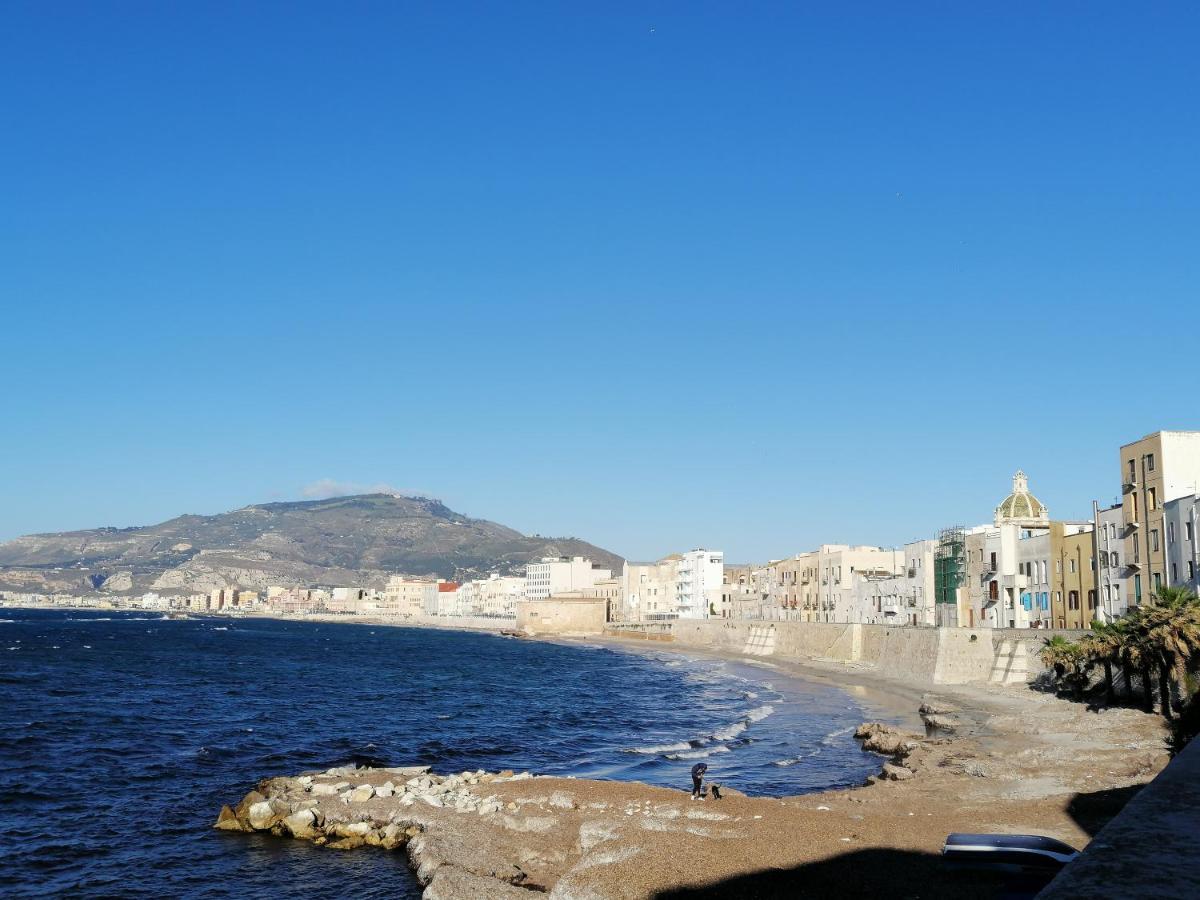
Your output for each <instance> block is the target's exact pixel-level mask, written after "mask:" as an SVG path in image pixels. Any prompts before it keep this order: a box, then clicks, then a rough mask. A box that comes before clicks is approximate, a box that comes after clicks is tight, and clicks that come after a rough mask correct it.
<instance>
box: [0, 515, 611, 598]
mask: <svg viewBox="0 0 1200 900" xmlns="http://www.w3.org/2000/svg"><path fill="white" fill-rule="evenodd" d="M552 555H553V556H558V555H562V556H572V555H573V556H588V557H591V559H592V560H593V561H594V562H596V563H597V564H599V565H602V566H606V567H612V568H613V569H614V570H616V571H619V570H620V565H621V558H620V557H618V556H616V555H615V554H613V553H610V552H609V551H607V550H603V549H601V548H599V547H595V546H592V545H591V544H588V543H586V542H585V541H580V540H576V539H574V538H562V539H556V538H543V537H529V536H526V535H523V534H521V533H520V532H519V531H515V530H514V529H512V528H507V527H505V526H503V525H498V524H496V523H495V522H489V521H486V520H483V519H472V518H469V517H468V516H464V515H462V514H460V513H457V512H454V511H453V510H451V509H449V508H447V507H446V506H445V505H444V504H443V503H441V502H440V501H438V500H431V499H428V498H425V497H396V496H392V495H389V494H362V495H357V496H351V497H335V498H332V499H329V500H309V501H300V502H288V503H266V504H261V505H256V506H247V507H244V508H243V509H238V510H234V511H232V512H228V513H222V514H220V515H215V516H195V515H184V516H180V517H178V518H175V519H170V520H168V521H166V522H162V523H160V524H158V525H149V526H145V527H140V528H120V529H118V528H95V529H90V530H87V531H73V532H63V533H59V534H40V535H27V536H25V537H21V538H17V539H15V540H13V541H9V542H7V543H4V544H0V588H9V589H11V590H27V591H44V590H57V591H64V592H70V591H76V592H83V591H90V590H94V589H96V587H101V588H102V589H106V590H110V591H112V590H117V591H121V592H129V591H143V590H147V589H149V588H151V587H158V588H167V589H174V588H176V587H178V588H183V587H184V586H185V585H187V584H191V583H193V582H194V581H195V579H193V578H190V577H186V576H188V575H190V574H194V573H196V572H200V571H208V570H212V571H215V570H217V569H219V570H221V571H222V572H225V573H226V575H225V576H224V577H225V580H226V581H233V580H238V581H242V582H245V581H247V580H248V581H250V582H254V583H255V584H254V585H251V584H245V585H244V586H257V584H258V583H260V582H261V581H262V580H263V579H267V574H266V573H269V580H271V581H272V582H273V583H287V582H289V581H290V582H291V583H296V584H310V583H322V584H337V583H341V584H346V583H350V582H354V583H358V584H364V585H365V584H371V583H376V582H380V581H381V580H382V579H383V578H386V576H387V575H388V574H392V573H404V574H410V575H430V576H436V577H441V578H450V579H462V578H471V577H476V576H478V575H481V574H485V573H487V572H492V571H496V572H502V573H511V572H514V571H516V570H518V569H520V568H521V567H523V566H524V565H525V564H526V563H527V562H529V560H531V559H536V558H538V557H541V556H552ZM255 572H259V573H261V574H262V578H259V577H258V576H256V575H254V574H253V573H255ZM229 573H232V574H229ZM239 573H243V574H239ZM176 582H178V584H176ZM197 583H198V582H197ZM231 586H232V585H231Z"/></svg>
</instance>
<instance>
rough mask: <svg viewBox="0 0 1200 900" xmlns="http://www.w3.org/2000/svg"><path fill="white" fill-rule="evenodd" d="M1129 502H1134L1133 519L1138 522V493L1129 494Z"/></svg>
mask: <svg viewBox="0 0 1200 900" xmlns="http://www.w3.org/2000/svg"><path fill="white" fill-rule="evenodd" d="M1129 502H1130V503H1131V504H1132V509H1133V521H1135V522H1136V521H1137V520H1138V502H1137V494H1130V495H1129Z"/></svg>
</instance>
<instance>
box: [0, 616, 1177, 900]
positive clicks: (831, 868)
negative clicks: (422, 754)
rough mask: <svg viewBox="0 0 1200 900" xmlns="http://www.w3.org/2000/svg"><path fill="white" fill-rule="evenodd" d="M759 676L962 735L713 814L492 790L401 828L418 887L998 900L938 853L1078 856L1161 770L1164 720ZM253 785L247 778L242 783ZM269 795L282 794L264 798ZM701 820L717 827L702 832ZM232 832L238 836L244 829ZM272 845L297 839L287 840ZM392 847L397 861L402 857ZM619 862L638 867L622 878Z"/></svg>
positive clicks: (1043, 701)
mask: <svg viewBox="0 0 1200 900" xmlns="http://www.w3.org/2000/svg"><path fill="white" fill-rule="evenodd" d="M9 608H14V607H9ZM25 608H30V609H58V610H63V611H66V610H74V609H82V610H86V611H90V612H95V613H100V614H105V613H110V612H120V613H122V614H124V613H125V612H129V613H133V614H145V613H147V612H149V613H150V614H151V615H154V614H155V613H156V612H157V611H144V610H130V611H114V610H96V609H95V608H90V607H80V608H73V607H46V606H43V607H25ZM196 618H208V619H229V618H235V619H242V618H246V619H251V618H270V619H273V620H277V621H293V620H294V621H317V622H322V623H326V624H351V625H369V626H373V627H380V626H389V627H408V628H419V627H440V628H448V629H449V630H470V631H473V632H476V633H477V632H478V630H477V629H461V628H455V627H454V624H453V623H449V624H447V625H442V624H441V623H439V624H438V625H436V626H432V625H429V624H427V623H423V622H415V621H408V622H403V621H387V620H373V619H372V618H370V617H341V616H322V617H320V618H316V617H310V616H303V617H301V616H263V615H257V616H251V615H244V616H226V615H220V614H217V615H207V614H199V615H197V616H196ZM496 630H497V631H498V630H499V629H496ZM535 639H537V640H545V641H547V642H550V643H565V644H569V645H574V646H586V645H591V646H602V647H612V648H614V649H616V648H619V649H621V650H627V651H629V652H635V653H636V652H646V651H650V652H653V653H656V654H657V653H659V652H661V651H663V650H669V651H670V652H671V653H673V654H680V655H682V656H687V657H691V658H699V659H725V660H731V661H736V662H738V663H746V664H755V665H760V666H761V665H764V662H765V661H764V660H762V659H760V658H753V657H745V656H742V655H740V654H737V653H731V652H724V651H709V650H705V649H701V648H695V647H690V646H681V645H679V644H676V643H674V642H665V641H664V642H654V643H647V642H645V641H637V640H629V639H621V638H616V637H611V636H606V635H598V636H593V635H588V636H579V637H566V636H555V637H545V638H543V637H538V638H535ZM766 668H768V669H777V670H779V671H780V672H781V673H782V674H784V675H795V676H797V677H800V678H802V679H804V680H819V681H823V682H825V683H827V684H830V685H833V686H837V687H839V688H841V689H842V690H845V691H847V692H848V693H850V694H851V695H852V696H854V697H855V699H856V700H857V701H858V702H860V703H862V704H864V705H865V706H867V707H868V708H870V709H871V710H872V711H873V712H874V711H878V712H880V713H881V714H882V713H886V712H887V711H888V710H894V711H896V712H898V713H902V714H904V715H906V716H907V719H906V720H905V721H906V723H907V722H912V721H914V715H915V712H916V707H917V706H919V705H920V704H921V703H922V702H932V703H933V704H934V705H935V706H937V707H938V708H939V710H940V711H941V712H942V713H943V714H944V715H945V716H946V717H947V718H949V719H950V720H951V722H952V726H953V728H954V731H953V732H952V733H946V734H943V735H941V736H935V737H932V738H926V737H924V736H923V735H921V734H912V735H908V736H905V737H906V738H911V742H912V743H913V744H914V749H913V750H912V751H911V752H910V753H908V754H907V755H906V757H905V758H904V759H903V760H902V762H903V765H902V768H905V769H907V770H908V772H909V773H910V774H908V775H905V776H903V780H880V781H878V782H877V783H874V784H872V785H870V786H863V787H857V788H849V789H839V790H832V791H827V792H823V793H814V794H801V795H792V796H784V797H744V796H741V795H740V794H738V792H736V791H728V796H727V798H726V799H724V800H722V801H719V803H705V804H703V805H701V804H691V803H689V802H688V795H687V793H686V791H680V790H672V789H669V788H662V787H654V786H649V785H645V784H643V783H640V782H633V781H593V780H586V779H573V778H555V777H541V776H539V777H535V778H527V779H523V780H519V781H512V782H508V783H505V782H501V783H500V784H498V785H497V786H496V787H495V788H494V789H493V788H492V787H491V786H490V785H489V788H488V790H489V791H494V793H495V795H496V797H497V798H498V799H500V800H502V801H503V803H502V806H503V810H495V809H493V806H494V804H490V803H489V805H488V807H487V808H488V810H489V811H488V812H485V813H482V814H481V813H479V811H478V808H476V809H474V810H471V809H462V810H460V809H445V808H434V807H430V806H429V804H428V803H427V802H426V801H421V803H422V807H416V808H417V809H418V811H419V812H421V813H422V814H423V816H424V818H422V819H421V820H420V821H419V822H418V821H413V822H410V823H409V824H408V825H406V826H405V827H406V828H408V827H416V826H420V827H419V829H418V832H419V833H418V835H417V836H415V837H414V836H413V835H409V836H408V838H413V839H412V840H408V839H407V838H406V841H405V845H406V846H407V848H408V852H409V854H410V860H411V861H412V862H413V864H414V866H416V867H419V869H420V870H422V871H423V873H424V874H423V875H421V872H419V877H420V878H421V880H422V882H423V883H427V884H428V887H427V889H426V896H427V897H428V898H429V900H439V898H440V900H454V898H458V897H472V896H506V894H505V893H504V891H505V890H522V891H524V892H525V893H523V894H522V895H520V896H528V894H527V890H528V887H529V886H532V885H537V886H538V887H541V888H545V889H547V890H549V891H550V892H551V896H555V897H561V898H563V900H568V898H571V897H584V896H587V897H591V898H602V900H607V898H612V900H634V898H639V900H640V898H656V900H667V898H671V900H682V898H684V897H692V896H694V897H700V896H795V895H796V894H797V891H796V886H797V884H798V883H799V881H798V879H799V880H802V881H803V882H804V883H805V884H806V885H811V886H813V887H812V890H813V894H812V895H817V896H820V895H823V894H822V893H821V892H820V890H818V888H817V887H816V886H820V885H824V886H825V893H838V892H839V887H840V888H844V889H842V890H840V892H841V893H843V894H854V895H859V894H867V893H880V894H882V893H884V892H887V893H897V892H900V893H901V895H902V896H909V895H915V894H916V893H918V892H919V893H920V896H922V897H925V898H928V897H941V896H945V897H951V896H956V897H961V896H962V895H963V892H964V890H966V891H967V892H968V894H969V895H972V896H988V895H989V894H988V891H984V890H974V889H975V887H977V885H975V884H974V883H973V882H971V883H968V884H966V885H964V883H962V882H961V881H959V882H955V881H953V880H952V879H949V876H948V874H947V873H946V872H944V871H943V870H942V869H941V868H940V866H939V865H938V857H937V854H938V852H939V851H940V847H941V843H942V841H943V840H944V839H945V836H946V835H947V834H948V833H950V832H952V831H965V832H1013V833H1033V834H1043V835H1047V836H1050V837H1055V838H1058V839H1060V840H1063V841H1066V842H1067V843H1068V844H1071V845H1072V846H1074V847H1076V848H1077V849H1082V848H1083V847H1084V846H1085V845H1086V844H1087V843H1088V841H1089V840H1090V838H1091V836H1092V835H1093V834H1095V832H1096V831H1097V830H1098V828H1099V827H1100V826H1101V825H1103V824H1104V823H1105V822H1106V821H1107V820H1108V819H1109V818H1111V817H1112V816H1113V815H1115V814H1116V812H1118V811H1119V809H1120V808H1121V807H1122V806H1123V805H1124V803H1125V802H1126V801H1127V800H1128V799H1129V798H1130V797H1131V796H1132V795H1133V794H1134V793H1136V790H1137V789H1138V788H1139V787H1140V785H1142V784H1144V783H1145V782H1147V781H1149V780H1150V779H1151V778H1153V777H1154V776H1155V775H1156V774H1157V773H1158V771H1160V770H1161V768H1162V767H1163V766H1164V765H1165V764H1166V762H1167V760H1168V755H1167V753H1166V750H1165V741H1164V739H1165V736H1166V730H1165V727H1164V725H1163V722H1162V720H1161V717H1159V716H1156V715H1152V714H1146V713H1143V712H1141V711H1139V710H1135V709H1131V708H1112V709H1107V710H1104V711H1103V712H1099V713H1096V712H1089V711H1088V710H1087V709H1086V708H1085V707H1084V706H1083V705H1081V704H1075V703H1072V702H1069V701H1067V700H1060V699H1058V698H1056V697H1053V696H1050V695H1047V694H1041V693H1038V692H1036V691H1033V690H1031V689H1030V688H1028V687H1026V686H1022V687H1015V686H1008V687H1005V686H996V685H929V684H922V683H916V682H914V681H913V680H911V679H904V678H899V677H896V676H893V675H887V676H884V675H881V674H879V673H878V672H876V671H873V670H872V669H871V668H870V667H868V666H865V665H854V664H849V665H848V664H844V663H837V662H827V661H822V660H810V659H784V658H781V657H779V656H774V657H771V659H770V661H769V662H768V663H766ZM917 718H918V719H919V717H917ZM411 762H412V763H414V764H417V763H420V760H411ZM254 777H255V773H247V781H248V782H249V781H250V780H251V779H253V778H254ZM342 777H344V778H345V779H346V780H348V781H351V782H352V783H353V784H354V786H357V785H358V784H359V783H361V782H364V781H371V780H372V779H374V780H376V781H378V780H379V779H377V778H376V777H375V775H374V774H372V773H370V772H367V771H366V770H358V771H354V770H350V771H348V772H346V773H344V775H343V776H342ZM292 780H293V781H294V779H292ZM275 781H279V780H278V779H269V780H268V782H263V783H262V784H263V785H267V784H269V783H271V782H275ZM280 783H281V784H282V783H283V782H280ZM382 785H383V782H382V781H381V782H380V786H381V787H382ZM293 787H294V786H293ZM364 793H365V792H364ZM488 796H490V794H489V795H488ZM230 799H232V798H230ZM483 799H486V797H484V798H483ZM334 802H336V803H337V806H335V807H332V808H331V809H332V812H331V816H336V815H338V814H340V813H342V812H347V811H348V812H352V813H355V814H356V815H363V814H367V813H368V812H369V815H370V816H371V817H374V818H373V819H372V821H377V822H378V823H379V825H380V828H383V827H386V825H387V824H389V823H392V819H393V818H394V817H396V816H401V818H403V815H407V814H408V812H411V810H408V811H404V810H401V809H400V808H399V807H398V806H397V805H396V804H397V803H399V801H397V800H393V799H392V798H388V797H374V798H372V803H375V805H374V806H369V807H368V806H363V807H357V806H352V805H350V803H349V802H346V803H343V802H342V799H341V798H340V797H337V798H334ZM508 804H515V805H516V809H515V810H513V809H510V808H509V806H508ZM482 805H483V804H482V803H481V804H477V805H476V806H477V807H479V806H482ZM424 807H429V811H428V812H426V809H425V808H424ZM213 812H214V813H215V812H216V810H214V811H213ZM402 813H403V815H402ZM709 813H712V814H714V815H718V816H719V817H718V818H710V817H706V816H707V815H708V814H709ZM697 814H699V815H697ZM405 821H408V820H405ZM278 824H279V823H278V822H274V823H272V825H271V828H274V827H275V826H276V825H278ZM335 824H336V821H335ZM393 824H394V823H393ZM373 827H374V826H373ZM235 830H245V829H244V828H243V827H242V826H241V825H239V826H238V828H237V829H235ZM368 830H370V829H368ZM376 830H378V829H376ZM278 833H280V834H292V832H290V831H287V830H286V829H285V828H283V827H282V826H280V830H279V831H278ZM371 833H374V832H371ZM294 836H295V837H301V835H300V834H295V835H294ZM309 839H314V838H313V837H310V838H309ZM350 843H351V844H353V843H354V842H353V841H351V842H350ZM364 843H370V841H365V840H364ZM394 846H395V849H399V847H400V844H399V843H397V844H395V845H394ZM347 849H348V847H347ZM361 852H374V851H373V850H371V849H370V848H364V849H363V850H362V851H361ZM623 860H631V861H634V864H633V865H622V864H621V862H622V861H623ZM514 870H519V871H520V872H522V873H524V874H523V875H522V876H521V877H522V878H524V879H527V881H526V884H527V886H526V887H515V888H514V887H513V886H512V885H513V884H514V882H513V881H511V879H509V880H506V878H505V877H501V876H500V875H497V874H496V873H504V872H508V873H510V874H511V873H512V872H513V871H514ZM512 877H517V876H512ZM480 879H484V880H483V881H480ZM781 879H782V880H781ZM464 885H466V886H467V887H464ZM456 886H457V887H456ZM485 887H486V889H485ZM688 891H697V892H699V893H687V892H688ZM705 891H710V892H714V893H710V894H705V893H704V892H705ZM739 891H740V892H741V893H739ZM513 896H518V895H516V894H513Z"/></svg>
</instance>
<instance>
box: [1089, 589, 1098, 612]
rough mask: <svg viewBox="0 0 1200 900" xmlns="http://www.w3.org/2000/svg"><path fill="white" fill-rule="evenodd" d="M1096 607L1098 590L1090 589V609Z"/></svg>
mask: <svg viewBox="0 0 1200 900" xmlns="http://www.w3.org/2000/svg"><path fill="white" fill-rule="evenodd" d="M1095 608H1096V592H1095V591H1088V609H1095Z"/></svg>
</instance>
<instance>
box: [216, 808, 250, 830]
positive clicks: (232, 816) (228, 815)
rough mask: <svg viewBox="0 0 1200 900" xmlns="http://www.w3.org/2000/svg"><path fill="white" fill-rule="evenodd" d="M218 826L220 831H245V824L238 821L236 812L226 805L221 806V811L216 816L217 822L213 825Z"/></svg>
mask: <svg viewBox="0 0 1200 900" xmlns="http://www.w3.org/2000/svg"><path fill="white" fill-rule="evenodd" d="M213 827H214V828H220V829H221V830H222V831H245V830H246V826H244V825H243V824H242V823H241V822H239V821H238V817H237V813H235V812H234V811H233V810H232V809H230V808H229V807H228V806H222V807H221V813H220V815H218V816H217V822H216V824H215V825H214V826H213Z"/></svg>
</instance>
